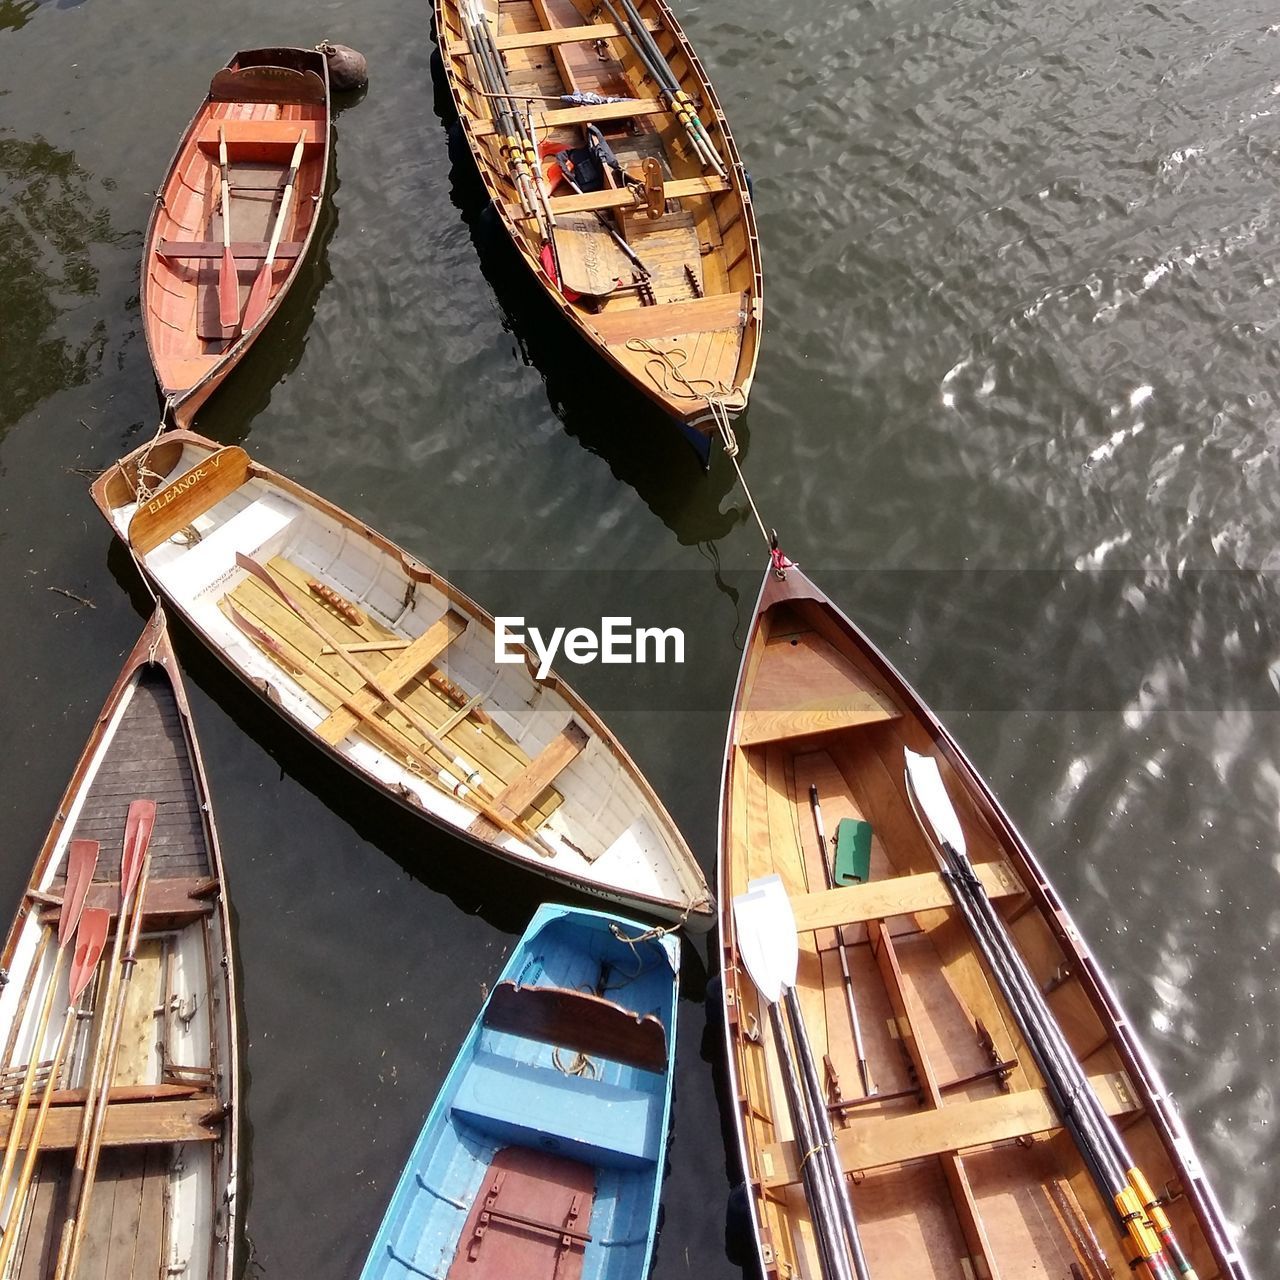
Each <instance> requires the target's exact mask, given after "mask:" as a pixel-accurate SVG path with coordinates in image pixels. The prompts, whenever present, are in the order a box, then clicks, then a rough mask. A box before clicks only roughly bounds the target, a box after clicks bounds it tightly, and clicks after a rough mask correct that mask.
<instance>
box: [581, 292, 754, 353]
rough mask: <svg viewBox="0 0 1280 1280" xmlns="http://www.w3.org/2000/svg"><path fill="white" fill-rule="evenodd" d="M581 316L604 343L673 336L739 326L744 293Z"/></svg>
mask: <svg viewBox="0 0 1280 1280" xmlns="http://www.w3.org/2000/svg"><path fill="white" fill-rule="evenodd" d="M583 319H584V320H585V322H586V323H587V324H589V325H590V326H591V327H592V328H593V329H595V331H596V332H597V333H598V334H599V335H600V337H601V338H602V339H604V341H605V342H608V343H616V344H625V343H626V342H628V341H630V340H631V339H632V338H677V337H680V336H681V335H683V334H686V333H713V332H715V331H717V330H720V329H741V328H742V327H743V325H745V324H746V323H747V295H746V294H745V293H713V294H711V295H709V296H708V297H705V298H693V299H691V300H689V301H688V302H666V303H659V304H658V305H657V306H656V307H629V308H627V309H626V310H621V309H617V310H615V309H612V308H610V309H608V310H606V311H601V312H598V313H597V314H596V315H593V316H584V317H583Z"/></svg>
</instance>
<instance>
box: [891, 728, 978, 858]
mask: <svg viewBox="0 0 1280 1280" xmlns="http://www.w3.org/2000/svg"><path fill="white" fill-rule="evenodd" d="M904 751H905V755H906V759H907V790H908V791H909V792H910V793H911V796H912V798H913V799H914V801H915V803H916V806H917V808H918V810H919V813H920V815H921V816H922V817H923V818H924V819H925V820H926V821H927V822H928V823H929V825H930V826H931V827H932V828H933V830H934V834H935V835H936V836H937V837H938V840H939V841H940V842H941V843H942V844H948V845H950V846H951V847H952V848H953V849H954V850H955V851H956V852H957V853H964V852H965V844H964V831H963V830H962V829H961V827H960V818H959V815H958V814H957V813H956V809H955V805H953V804H952V803H951V797H950V796H949V795H947V788H946V784H945V783H944V782H943V781H942V773H941V771H940V770H939V768H938V762H937V760H935V759H934V758H933V756H922V755H917V754H916V752H914V751H912V750H911V748H910V747H907V748H905V749H904Z"/></svg>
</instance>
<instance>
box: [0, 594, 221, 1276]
mask: <svg viewBox="0 0 1280 1280" xmlns="http://www.w3.org/2000/svg"><path fill="white" fill-rule="evenodd" d="M139 802H141V804H142V806H144V807H147V805H148V802H150V803H152V804H154V806H155V808H154V826H153V827H152V828H151V834H150V841H149V844H147V845H146V850H147V852H146V854H145V859H144V860H143V863H142V871H141V876H140V878H139V879H138V880H137V881H136V884H137V886H138V888H137V889H136V890H135V891H134V894H133V897H132V899H131V900H130V911H129V912H128V913H127V914H126V918H128V919H130V920H131V921H132V920H136V921H137V924H136V927H135V926H134V925H133V924H132V923H131V925H130V928H129V929H128V930H127V931H126V932H128V934H129V937H130V942H129V944H128V946H127V947H125V946H124V944H123V939H122V947H123V956H124V957H126V958H128V957H131V974H130V976H129V977H128V978H127V979H123V978H122V979H121V980H120V985H119V988H118V990H119V996H118V999H117V1000H116V1002H115V1007H114V1008H112V1007H110V1005H111V992H112V987H113V985H114V984H113V982H112V969H113V966H112V959H113V946H114V934H115V932H116V930H115V928H114V926H112V929H111V932H112V935H113V937H112V940H111V941H110V942H108V943H107V946H106V947H105V949H103V951H102V953H101V963H100V964H98V965H97V966H96V967H93V968H91V969H89V973H91V974H93V975H94V976H93V977H92V978H91V980H90V981H89V983H88V987H87V989H86V991H85V996H84V998H83V999H81V1000H77V1001H75V1002H71V1001H70V1000H69V997H70V994H71V993H70V992H69V990H68V981H67V966H66V965H65V964H64V963H63V959H64V953H63V951H62V949H61V948H60V946H59V943H58V939H57V938H55V936H54V931H55V930H56V929H57V928H58V926H59V923H60V919H61V914H62V911H63V909H64V905H66V909H67V910H69V911H70V912H72V913H73V914H77V915H79V906H83V907H84V910H83V914H82V915H79V919H80V921H81V925H80V930H81V932H83V931H84V929H85V922H86V921H87V920H88V919H89V918H90V917H91V916H93V915H96V916H97V918H98V920H99V921H100V923H101V927H102V929H103V932H104V933H105V931H106V915H107V913H111V914H112V916H113V918H114V919H115V920H119V919H120V915H121V912H120V889H121V869H122V842H124V841H125V840H126V839H127V837H126V827H127V824H128V822H129V820H130V815H131V813H132V812H133V811H134V809H135V807H136V806H137V805H138V804H139ZM86 843H87V847H88V848H89V849H90V851H91V852H90V854H89V861H88V863H87V868H88V869H87V870H85V867H86V864H85V862H84V861H80V862H79V863H78V862H77V857H78V855H83V854H84V853H85V848H86ZM95 844H96V845H97V849H96V850H93V848H92V846H93V845H95ZM11 854H12V855H13V856H16V851H11ZM69 879H70V881H71V885H70V886H69V884H68V880H69ZM126 882H127V881H126ZM81 892H83V893H84V894H85V897H83V898H81V897H80V896H79V893H81ZM137 902H140V908H139V910H138V911H136V912H135V911H133V910H132V906H133V904H134V903H137ZM67 904H70V905H67ZM135 939H136V942H135ZM2 962H3V966H4V972H5V975H6V977H7V982H6V984H5V986H4V988H3V992H2V993H0V1044H3V1047H4V1048H3V1051H4V1059H3V1069H4V1073H3V1076H0V1084H2V1092H0V1145H3V1146H4V1148H5V1152H6V1155H8V1153H9V1149H10V1137H11V1134H12V1133H13V1130H14V1125H15V1119H16V1118H17V1117H18V1115H19V1114H20V1113H22V1114H23V1115H24V1122H23V1125H22V1134H23V1138H22V1142H21V1143H20V1144H15V1145H14V1146H13V1150H14V1153H15V1155H16V1156H18V1157H21V1158H20V1159H19V1160H17V1161H16V1163H14V1164H13V1165H12V1177H11V1179H10V1180H9V1183H8V1186H7V1188H6V1190H5V1191H4V1192H3V1193H0V1220H2V1221H3V1223H4V1224H5V1227H6V1231H5V1236H4V1241H5V1243H4V1245H3V1248H4V1250H5V1251H6V1257H5V1262H6V1264H7V1269H5V1270H4V1271H3V1274H4V1275H6V1276H9V1277H13V1278H14V1280H43V1278H44V1277H46V1276H53V1275H55V1273H57V1274H62V1272H61V1269H60V1268H59V1267H58V1265H57V1261H56V1260H57V1257H58V1252H59V1246H60V1242H61V1241H62V1240H63V1238H64V1233H65V1232H66V1230H67V1229H68V1227H69V1225H70V1224H71V1222H72V1221H73V1220H74V1219H75V1217H76V1215H75V1214H74V1213H73V1211H72V1208H73V1205H79V1204H80V1201H79V1199H78V1197H77V1196H76V1194H75V1190H74V1188H75V1187H76V1186H77V1185H85V1186H87V1187H88V1188H89V1190H90V1194H89V1199H88V1200H87V1202H86V1203H85V1204H84V1205H82V1206H81V1207H82V1208H83V1210H84V1211H83V1213H82V1214H81V1215H79V1216H80V1219H81V1221H82V1224H83V1225H82V1237H81V1240H80V1244H79V1260H80V1265H79V1267H78V1268H76V1269H74V1270H72V1271H69V1272H67V1275H68V1276H78V1277H79V1278H80V1280H87V1278H88V1277H89V1276H90V1275H92V1276H93V1277H94V1278H95V1280H99V1278H100V1280H155V1278H156V1277H157V1276H176V1275H184V1276H191V1277H196V1276H199V1277H202V1278H207V1280H229V1278H230V1277H231V1275H232V1274H233V1267H234V1260H235V1252H236V1239H237V1232H238V1225H237V1200H236V1182H237V1146H238V1141H239V1130H238V1120H237V1100H238V1096H239V1089H238V1080H239V1065H238V1064H239V1050H238V1045H237V1039H236V991H235V978H234V972H233V965H232V951H231V934H230V921H229V913H228V909H227V905H226V899H225V893H224V884H223V875H222V859H221V855H220V853H219V850H218V839H217V834H216V832H215V830H214V825H213V815H212V811H211V808H210V804H209V794H208V787H207V785H206V782H205V776H204V769H203V767H202V765H201V762H200V753H199V749H198V747H197V745H196V739H195V733H194V730H193V728H192V723H191V714H190V710H189V708H188V706H187V698H186V694H185V692H184V690H183V687H182V679H181V675H180V673H179V670H178V665H177V661H176V659H175V658H174V654H173V650H172V648H171V647H170V643H169V637H168V634H167V631H166V629H165V620H164V615H163V614H162V613H161V612H160V611H159V610H157V611H156V613H155V615H154V617H153V618H152V619H151V621H150V623H149V624H148V625H147V628H146V630H145V631H144V632H143V634H142V638H141V639H140V640H139V641H138V644H137V645H136V646H135V648H134V650H133V652H132V653H131V654H130V655H129V657H128V659H127V661H126V662H125V666H124V670H123V671H122V672H121V674H120V678H119V679H118V680H117V681H116V684H115V687H114V688H113V689H112V690H111V694H110V696H109V697H108V699H107V703H106V706H105V707H104V708H103V710H102V714H101V715H100V716H99V718H98V720H97V722H96V724H95V726H94V730H93V734H92V736H91V737H90V739H89V743H88V745H87V746H86V748H85V750H84V754H83V755H82V756H81V758H80V762H79V764H78V765H77V766H76V770H75V773H74V774H73V776H72V779H71V783H70V785H69V786H68V787H67V790H66V792H65V793H64V795H63V797H62V800H61V802H60V803H59V805H58V811H57V816H56V818H55V819H54V823H53V828H52V830H51V831H50V832H49V835H48V837H47V838H46V839H45V842H44V845H43V846H42V848H41V849H40V853H39V855H38V857H37V858H36V862H35V870H34V871H33V872H32V875H31V880H30V883H29V885H28V888H27V891H26V893H25V895H24V896H23V899H22V902H21V904H20V906H19V908H18V913H17V917H16V919H15V920H14V923H13V926H12V928H11V929H10V930H9V936H8V939H7V940H6V942H5V945H4V952H3V958H2ZM75 963H76V962H73V965H72V969H71V972H72V973H73V974H74V972H75ZM116 972H117V973H119V972H122V970H120V969H119V968H118V967H117V969H116ZM47 995H48V996H49V997H50V999H52V1007H53V1008H55V1009H56V1011H57V1013H58V1014H61V1013H63V1011H64V1010H65V1011H66V1013H67V1018H66V1022H65V1024H63V1020H62V1018H61V1017H57V1016H55V1017H54V1018H52V1019H49V1018H48V1017H47V1016H46V1017H45V1018H43V1019H42V1016H41V1015H42V1011H43V1010H44V1008H45V1007H46V1005H47V1001H46V996H47ZM54 997H56V998H54ZM69 1003H74V1004H76V1005H77V1006H78V1009H77V1010H72V1009H70V1008H68V1005H69ZM116 1009H118V1010H119V1012H118V1015H117V1014H116V1013H115V1010H116ZM117 1019H118V1020H117ZM42 1023H43V1025H42ZM113 1025H115V1026H117V1027H118V1028H119V1030H118V1032H117V1033H116V1035H115V1037H114V1041H115V1044H116V1046H117V1049H116V1051H115V1055H114V1071H112V1070H110V1068H109V1062H108V1059H107V1058H106V1056H105V1055H106V1053H107V1046H108V1044H109V1043H110V1041H111V1039H112V1037H111V1034H110V1032H109V1029H110V1028H111V1027H112V1026H113ZM60 1026H61V1029H62V1032H63V1035H64V1036H65V1037H66V1039H65V1041H64V1040H63V1039H62V1037H60V1035H59V1029H60ZM100 1055H104V1056H102V1057H101V1062H102V1064H103V1066H102V1068H101V1070H102V1078H104V1079H107V1080H109V1081H110V1082H111V1083H110V1087H109V1091H108V1092H107V1093H106V1095H105V1099H106V1105H105V1108H104V1109H103V1110H102V1112H101V1116H102V1120H101V1148H100V1155H99V1157H98V1159H97V1163H96V1176H94V1177H90V1178H82V1179H81V1178H78V1177H77V1175H76V1173H75V1169H76V1166H77V1164H78V1163H79V1152H78V1142H79V1140H80V1139H81V1136H82V1133H83V1130H82V1122H83V1121H84V1113H85V1109H86V1097H90V1096H92V1097H95V1098H96V1097H101V1096H103V1095H102V1094H101V1093H100V1092H95V1091H94V1090H93V1089H92V1088H91V1083H92V1079H93V1075H94V1071H95V1064H97V1063H98V1062H99V1061H100ZM33 1063H34V1065H35V1070H34V1071H31V1070H30V1067H31V1065H32V1064H33ZM28 1079H30V1084H31V1090H30V1092H29V1097H28V1101H27V1103H26V1104H22V1103H21V1101H20V1099H21V1096H22V1093H23V1087H24V1083H25V1082H27V1081H28ZM46 1091H47V1098H48V1101H47V1107H46V1108H45V1111H44V1119H43V1122H41V1118H40V1108H41V1106H42V1105H43V1104H44V1102H45V1098H46ZM37 1131H38V1132H39V1140H38V1141H37V1142H36V1143H35V1146H34V1150H35V1154H34V1157H33V1161H34V1163H33V1168H32V1172H31V1174H30V1177H29V1180H27V1181H26V1182H25V1185H24V1184H23V1181H22V1179H21V1178H20V1177H19V1172H18V1171H19V1168H20V1167H21V1166H25V1164H26V1160H27V1150H26V1148H27V1146H28V1144H30V1143H31V1141H32V1137H33V1135H34V1134H35V1133H36V1132H37ZM9 1251H11V1254H10V1253H9Z"/></svg>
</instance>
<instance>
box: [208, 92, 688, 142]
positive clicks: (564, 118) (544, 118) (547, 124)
mask: <svg viewBox="0 0 1280 1280" xmlns="http://www.w3.org/2000/svg"><path fill="white" fill-rule="evenodd" d="M516 96H517V97H519V94H517V95H516ZM670 114H671V113H670V111H668V109H667V108H666V106H664V105H663V104H662V103H661V102H658V101H656V100H655V99H652V98H650V99H646V100H643V101H641V100H637V101H634V102H607V103H605V104H604V105H603V106H599V107H553V108H552V109H551V110H550V111H544V112H541V113H540V115H539V118H538V123H539V125H540V126H541V128H542V129H544V130H546V129H560V128H563V127H564V126H565V125H568V124H598V123H599V122H600V121H602V120H630V119H632V118H633V117H635V118H639V117H641V116H665V115H670ZM471 128H472V131H473V132H474V133H475V136H476V137H477V138H488V137H492V135H493V134H495V133H496V132H497V126H496V125H495V124H494V122H493V121H492V120H473V121H472V122H471ZM228 141H230V139H228Z"/></svg>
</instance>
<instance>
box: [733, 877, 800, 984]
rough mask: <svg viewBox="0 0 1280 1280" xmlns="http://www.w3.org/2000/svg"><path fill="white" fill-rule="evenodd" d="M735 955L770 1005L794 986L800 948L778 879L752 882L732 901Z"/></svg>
mask: <svg viewBox="0 0 1280 1280" xmlns="http://www.w3.org/2000/svg"><path fill="white" fill-rule="evenodd" d="M733 920H734V925H735V935H736V939H737V943H738V956H739V958H740V959H741V961H742V964H743V967H744V968H745V969H746V971H747V974H748V976H749V977H750V978H751V981H752V982H754V983H755V985H756V987H757V988H758V989H759V991H760V994H761V995H762V996H764V998H765V1000H767V1001H768V1002H769V1003H770V1004H776V1003H777V1001H778V1000H780V999H781V998H782V993H783V990H784V989H785V988H787V987H791V986H794V985H795V981H796V966H797V964H798V961H799V946H798V944H797V942H796V922H795V915H794V913H793V912H792V910H791V902H790V900H789V899H788V898H787V891H786V889H785V888H784V887H783V884H782V880H781V879H780V878H779V877H778V876H765V877H764V878H763V879H760V880H753V881H751V882H750V883H749V884H748V886H747V892H746V893H740V894H738V896H737V897H736V898H734V900H733Z"/></svg>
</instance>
